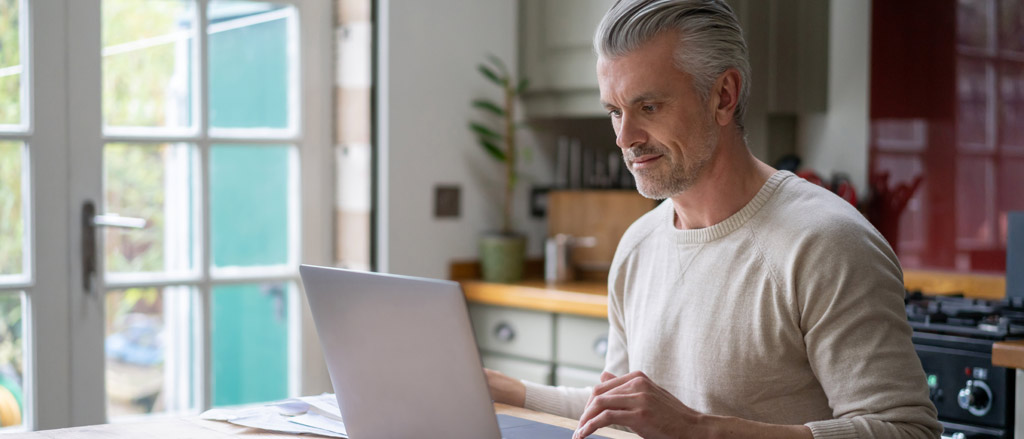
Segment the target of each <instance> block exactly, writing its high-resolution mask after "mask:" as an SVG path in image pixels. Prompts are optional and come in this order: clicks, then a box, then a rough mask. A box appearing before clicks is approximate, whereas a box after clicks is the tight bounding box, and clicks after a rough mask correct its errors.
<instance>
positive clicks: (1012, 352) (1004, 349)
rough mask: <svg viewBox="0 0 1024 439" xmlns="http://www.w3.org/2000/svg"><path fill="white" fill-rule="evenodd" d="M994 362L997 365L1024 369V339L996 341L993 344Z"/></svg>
mask: <svg viewBox="0 0 1024 439" xmlns="http://www.w3.org/2000/svg"><path fill="white" fill-rule="evenodd" d="M992 364H993V365H995V366H1000V367H1006V368H1013V369H1024V340H1011V341H1000V342H996V344H994V345H993V346H992Z"/></svg>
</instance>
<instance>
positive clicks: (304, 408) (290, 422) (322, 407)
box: [200, 393, 348, 438]
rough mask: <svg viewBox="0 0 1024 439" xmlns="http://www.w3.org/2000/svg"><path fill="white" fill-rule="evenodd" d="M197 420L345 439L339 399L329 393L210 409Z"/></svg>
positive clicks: (346, 435)
mask: <svg viewBox="0 0 1024 439" xmlns="http://www.w3.org/2000/svg"><path fill="white" fill-rule="evenodd" d="M200 417H201V418H203V419H210V420H215V421H227V422H230V423H232V424H237V425H243V426H246V427H252V428H258V429H261V430H270V431H277V432H282V433H296V434H298V433H312V434H319V435H322V436H330V437H339V438H347V437H348V433H347V432H346V431H345V423H344V422H342V420H341V410H339V409H338V400H337V399H336V398H335V397H334V394H332V393H324V394H323V395H320V396H304V397H301V398H292V399H286V400H284V401H277V402H272V403H269V404H267V405H265V406H261V407H246V408H239V409H211V410H207V411H205V412H203V414H202V415H200Z"/></svg>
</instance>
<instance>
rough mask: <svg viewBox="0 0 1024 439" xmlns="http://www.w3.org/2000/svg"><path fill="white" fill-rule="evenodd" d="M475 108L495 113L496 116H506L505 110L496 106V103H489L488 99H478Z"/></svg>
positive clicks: (474, 102) (474, 104)
mask: <svg viewBox="0 0 1024 439" xmlns="http://www.w3.org/2000/svg"><path fill="white" fill-rule="evenodd" d="M473 106H474V107H476V108H479V109H481V110H486V111H489V112H491V113H493V114H494V115H495V116H504V115H505V109H503V108H501V107H499V106H498V104H495V103H494V102H491V101H488V100H486V99H477V100H475V101H473Z"/></svg>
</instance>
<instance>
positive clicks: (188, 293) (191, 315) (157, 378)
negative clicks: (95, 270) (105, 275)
mask: <svg viewBox="0 0 1024 439" xmlns="http://www.w3.org/2000/svg"><path fill="white" fill-rule="evenodd" d="M195 297H196V293H195V291H194V290H193V289H192V288H189V287H166V288H160V289H158V288H129V289H126V290H120V291H112V292H110V293H107V300H106V306H107V309H106V343H105V345H106V346H105V352H106V358H107V361H106V378H107V416H108V417H110V418H116V417H119V416H124V415H132V414H145V413H159V412H180V411H185V410H190V409H193V408H195V407H196V404H195V399H196V398H195V392H193V389H194V388H195V384H196V383H195V376H196V374H195V373H194V371H195V369H196V367H195V365H196V361H195V358H196V357H195V349H194V343H193V341H194V340H195V339H196V337H195V332H194V331H195V329H194V328H195V321H196V317H195V316H196V313H195V309H196V308H195V301H196V299H195Z"/></svg>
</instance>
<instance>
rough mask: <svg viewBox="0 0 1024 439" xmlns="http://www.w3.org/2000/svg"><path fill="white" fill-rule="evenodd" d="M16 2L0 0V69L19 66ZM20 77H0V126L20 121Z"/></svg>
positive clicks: (17, 75)
mask: <svg viewBox="0 0 1024 439" xmlns="http://www.w3.org/2000/svg"><path fill="white" fill-rule="evenodd" d="M19 9H20V8H19V7H18V0H0V69H2V68H5V67H14V66H17V65H19V64H21V53H20V50H19V47H18V43H19V38H18V11H19ZM20 79H21V75H20V74H10V75H0V124H16V123H18V122H20V121H21V81H20Z"/></svg>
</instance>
